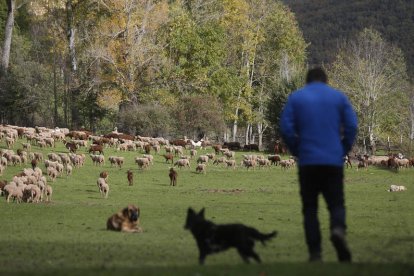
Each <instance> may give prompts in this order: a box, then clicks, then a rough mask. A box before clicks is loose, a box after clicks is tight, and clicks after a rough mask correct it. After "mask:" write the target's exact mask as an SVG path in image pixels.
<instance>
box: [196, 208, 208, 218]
mask: <svg viewBox="0 0 414 276" xmlns="http://www.w3.org/2000/svg"><path fill="white" fill-rule="evenodd" d="M205 210H206V209H205V208H204V207H203V209H201V211H200V212H199V213H198V216H199V217H202V218H204V211H205Z"/></svg>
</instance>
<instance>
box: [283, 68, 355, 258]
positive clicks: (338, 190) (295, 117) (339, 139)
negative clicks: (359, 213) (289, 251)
mask: <svg viewBox="0 0 414 276" xmlns="http://www.w3.org/2000/svg"><path fill="white" fill-rule="evenodd" d="M281 132H282V137H283V139H284V141H285V143H286V144H287V146H288V147H289V150H290V152H291V153H292V154H293V155H295V156H296V157H297V158H298V166H299V182H300V195H301V199H302V212H303V216H304V228H305V237H306V243H307V246H308V250H309V261H321V260H322V257H321V253H322V249H321V234H320V229H319V220H318V195H319V193H322V195H323V197H324V198H325V201H326V203H327V206H328V210H329V214H330V230H331V241H332V244H333V245H334V247H335V249H336V252H337V256H338V260H339V261H340V262H351V259H352V258H351V252H350V250H349V248H348V246H347V243H346V239H345V230H346V224H345V204H344V187H343V175H344V173H343V165H344V156H345V155H346V154H347V153H348V151H350V150H351V147H352V144H353V143H354V140H355V136H356V132H357V117H356V114H355V111H354V110H353V108H352V106H351V104H350V102H349V100H348V98H347V97H346V96H345V95H344V94H343V93H342V92H341V91H338V90H335V89H334V88H332V87H330V86H328V85H327V76H326V74H325V72H324V71H323V70H322V69H321V68H314V69H311V70H309V71H308V73H307V76H306V85H305V86H304V87H303V88H302V89H299V90H297V91H295V92H293V93H292V94H291V95H290V96H289V98H288V101H287V103H286V105H285V107H284V110H283V113H282V117H281Z"/></svg>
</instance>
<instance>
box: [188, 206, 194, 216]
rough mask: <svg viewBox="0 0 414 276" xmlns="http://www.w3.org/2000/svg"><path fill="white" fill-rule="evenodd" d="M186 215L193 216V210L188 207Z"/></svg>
mask: <svg viewBox="0 0 414 276" xmlns="http://www.w3.org/2000/svg"><path fill="white" fill-rule="evenodd" d="M187 214H189V215H194V214H195V211H194V210H193V208H191V207H188V211H187Z"/></svg>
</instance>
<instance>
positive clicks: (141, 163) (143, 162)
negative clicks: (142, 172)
mask: <svg viewBox="0 0 414 276" xmlns="http://www.w3.org/2000/svg"><path fill="white" fill-rule="evenodd" d="M135 163H136V164H137V165H138V167H139V168H140V169H145V168H147V167H148V166H149V164H150V163H149V160H148V158H144V157H137V158H135Z"/></svg>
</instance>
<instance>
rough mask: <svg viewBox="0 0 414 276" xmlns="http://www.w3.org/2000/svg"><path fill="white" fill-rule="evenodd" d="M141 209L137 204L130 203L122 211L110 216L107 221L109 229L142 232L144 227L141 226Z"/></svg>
mask: <svg viewBox="0 0 414 276" xmlns="http://www.w3.org/2000/svg"><path fill="white" fill-rule="evenodd" d="M139 216H140V210H139V208H138V207H137V206H135V205H132V204H130V205H128V206H127V207H125V208H124V209H122V211H120V212H118V213H116V214H114V215H112V216H110V217H109V218H108V221H107V222H106V228H107V229H108V230H114V231H121V232H129V233H140V232H142V228H141V227H140V226H139Z"/></svg>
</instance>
